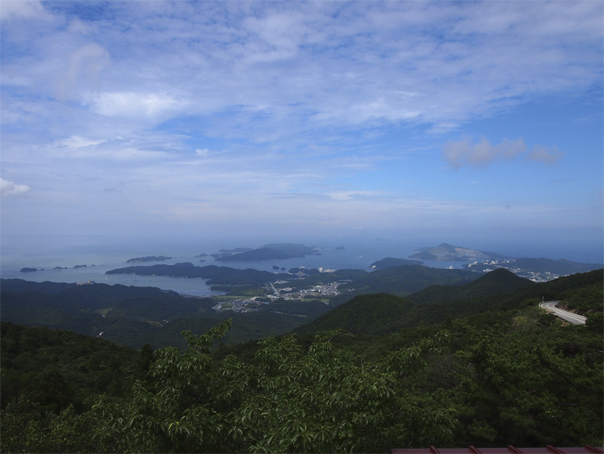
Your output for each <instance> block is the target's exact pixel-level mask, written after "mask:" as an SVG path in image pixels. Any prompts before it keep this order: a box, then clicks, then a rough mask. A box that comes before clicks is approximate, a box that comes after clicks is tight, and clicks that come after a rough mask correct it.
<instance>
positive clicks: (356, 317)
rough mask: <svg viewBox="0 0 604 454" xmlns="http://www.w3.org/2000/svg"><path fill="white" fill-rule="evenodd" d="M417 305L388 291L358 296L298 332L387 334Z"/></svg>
mask: <svg viewBox="0 0 604 454" xmlns="http://www.w3.org/2000/svg"><path fill="white" fill-rule="evenodd" d="M415 306H416V305H415V304H414V303H412V302H411V301H409V300H407V299H405V298H401V297H398V296H394V295H390V294H387V293H378V294H372V295H359V296H356V297H354V298H353V299H351V300H350V301H348V302H346V303H344V304H342V305H341V306H338V307H336V308H335V309H332V310H331V311H329V312H328V313H327V314H325V315H323V316H321V317H319V318H318V319H316V320H315V321H313V322H310V323H308V324H306V325H302V326H301V327H299V328H297V329H296V330H295V332H297V333H300V334H304V333H312V332H320V331H331V330H336V329H342V330H344V331H346V332H348V333H352V334H374V335H375V334H379V335H381V334H387V333H391V332H394V331H397V329H398V326H399V320H401V319H404V318H405V316H406V314H407V313H408V312H409V311H410V310H412V309H413V308H414V307H415Z"/></svg>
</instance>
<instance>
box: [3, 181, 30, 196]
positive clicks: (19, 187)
mask: <svg viewBox="0 0 604 454" xmlns="http://www.w3.org/2000/svg"><path fill="white" fill-rule="evenodd" d="M28 191H29V186H26V185H24V184H15V183H13V182H12V181H8V180H4V179H2V178H0V194H1V195H2V197H10V196H15V195H20V194H24V193H26V192H28Z"/></svg>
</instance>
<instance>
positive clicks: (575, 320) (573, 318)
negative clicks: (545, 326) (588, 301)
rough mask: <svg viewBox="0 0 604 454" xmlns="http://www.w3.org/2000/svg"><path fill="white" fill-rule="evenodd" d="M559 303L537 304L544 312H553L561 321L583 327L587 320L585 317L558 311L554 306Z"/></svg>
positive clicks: (546, 302)
mask: <svg viewBox="0 0 604 454" xmlns="http://www.w3.org/2000/svg"><path fill="white" fill-rule="evenodd" d="M559 302H560V301H545V302H543V303H541V304H539V306H540V307H541V308H542V309H545V310H546V311H549V312H553V313H554V314H555V315H557V316H558V317H560V318H561V319H564V320H566V321H567V322H568V323H572V324H573V325H585V320H587V318H586V317H583V316H582V315H578V314H573V313H572V312H568V311H563V310H562V309H558V308H557V307H556V304H558V303H559Z"/></svg>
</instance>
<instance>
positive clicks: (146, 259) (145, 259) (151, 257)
mask: <svg viewBox="0 0 604 454" xmlns="http://www.w3.org/2000/svg"><path fill="white" fill-rule="evenodd" d="M171 259H172V257H165V256H163V255H159V256H156V255H149V256H147V257H134V258H132V259H129V260H127V261H126V263H142V262H163V261H166V260H171Z"/></svg>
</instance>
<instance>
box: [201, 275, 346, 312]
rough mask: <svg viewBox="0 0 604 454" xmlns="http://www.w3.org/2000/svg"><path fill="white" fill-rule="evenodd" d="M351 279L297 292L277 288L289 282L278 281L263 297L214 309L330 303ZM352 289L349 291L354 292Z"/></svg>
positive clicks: (240, 309) (239, 301)
mask: <svg viewBox="0 0 604 454" xmlns="http://www.w3.org/2000/svg"><path fill="white" fill-rule="evenodd" d="M350 282H351V281H350V280H349V279H345V280H342V281H338V282H331V283H328V284H318V285H313V286H312V287H310V288H308V289H301V290H298V291H295V290H294V289H293V288H292V287H283V288H277V287H275V285H279V284H286V283H287V281H276V282H270V283H268V284H266V286H265V288H264V290H265V294H264V295H263V296H254V297H251V298H240V299H235V300H232V301H228V302H220V303H218V304H216V305H215V306H213V307H212V309H213V310H215V311H216V312H221V311H233V312H239V313H245V312H254V311H258V310H259V309H260V307H261V306H262V305H268V304H271V303H272V302H274V301H277V300H285V301H300V300H304V299H307V300H308V299H314V300H319V301H322V302H323V303H325V304H328V303H329V300H328V298H330V297H333V296H337V295H339V294H340V291H339V290H338V287H339V286H340V285H342V284H347V283H350ZM353 290H354V289H350V290H348V291H353Z"/></svg>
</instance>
